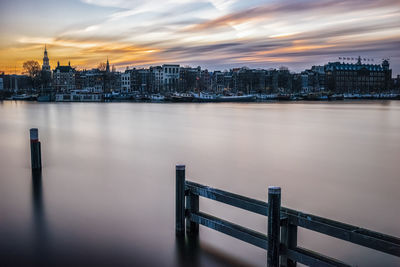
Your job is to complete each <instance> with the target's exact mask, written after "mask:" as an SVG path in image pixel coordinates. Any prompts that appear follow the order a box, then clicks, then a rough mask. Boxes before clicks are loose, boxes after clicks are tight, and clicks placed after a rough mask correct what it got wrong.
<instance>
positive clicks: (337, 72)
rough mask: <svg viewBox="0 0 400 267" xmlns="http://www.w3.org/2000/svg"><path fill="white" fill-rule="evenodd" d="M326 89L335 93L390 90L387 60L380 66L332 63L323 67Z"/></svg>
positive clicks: (359, 60) (358, 63)
mask: <svg viewBox="0 0 400 267" xmlns="http://www.w3.org/2000/svg"><path fill="white" fill-rule="evenodd" d="M325 75H326V77H325V79H326V86H327V87H328V89H329V90H330V91H332V92H335V93H381V92H384V91H387V90H389V89H390V85H391V79H392V70H391V69H390V68H389V62H388V60H383V62H382V64H380V65H379V64H362V63H361V57H358V61H357V63H355V64H349V63H341V62H333V63H331V62H330V63H328V64H326V65H325Z"/></svg>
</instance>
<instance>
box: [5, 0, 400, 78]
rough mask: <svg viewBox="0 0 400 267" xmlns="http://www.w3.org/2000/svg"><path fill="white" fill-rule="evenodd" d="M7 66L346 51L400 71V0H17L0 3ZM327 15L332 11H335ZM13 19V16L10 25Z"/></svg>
mask: <svg viewBox="0 0 400 267" xmlns="http://www.w3.org/2000/svg"><path fill="white" fill-rule="evenodd" d="M0 7H1V11H0V12H1V21H2V23H3V25H7V27H3V28H2V29H1V32H2V34H1V36H2V37H1V39H0V57H1V58H2V60H1V62H0V71H5V72H6V73H14V72H15V71H16V72H17V73H20V72H21V71H22V63H23V62H24V61H26V60H37V61H38V62H39V63H41V59H42V55H43V49H44V44H45V43H46V44H47V48H48V50H49V58H50V65H51V67H52V69H53V68H55V66H56V64H57V61H60V63H61V64H65V65H66V64H67V63H68V61H71V63H72V65H73V66H75V67H77V68H78V69H85V68H86V69H90V68H94V67H96V66H97V65H98V64H99V63H100V62H105V61H106V58H107V57H108V58H109V60H110V62H111V64H112V65H115V66H116V68H117V70H120V71H122V70H124V69H125V68H126V67H127V66H136V67H148V66H152V65H153V66H154V65H161V64H164V63H166V64H168V63H176V64H181V65H190V66H198V65H199V66H201V67H202V68H207V69H209V70H211V71H212V70H218V69H219V70H223V69H229V68H233V67H242V66H248V67H250V68H271V67H274V68H277V67H280V66H286V67H289V68H290V69H291V70H293V71H301V70H304V69H306V68H309V67H311V66H312V65H323V64H324V63H325V62H328V61H339V59H338V58H339V57H343V56H344V57H350V58H351V57H353V58H355V57H358V56H361V57H363V58H373V59H375V60H374V62H373V64H379V63H380V62H381V60H382V58H390V64H391V67H392V69H393V74H394V75H396V74H398V73H400V62H399V61H400V60H399V59H400V52H399V50H398V47H399V45H400V21H399V20H398V14H399V11H400V3H399V2H398V1H391V0H380V1H319V2H314V1H286V2H284V3H283V2H277V1H267V2H265V1H246V2H245V3H243V1H242V2H240V1H235V0H231V1H219V0H212V1H181V0H172V1H162V2H158V1H152V2H145V3H141V2H137V1H124V0H113V1H101V0H99V1H94V0H82V1H75V0H74V1H35V2H34V3H33V2H30V1H22V0H20V1H11V2H1V3H0ZM328 14H329V16H328ZM10 21H14V23H10Z"/></svg>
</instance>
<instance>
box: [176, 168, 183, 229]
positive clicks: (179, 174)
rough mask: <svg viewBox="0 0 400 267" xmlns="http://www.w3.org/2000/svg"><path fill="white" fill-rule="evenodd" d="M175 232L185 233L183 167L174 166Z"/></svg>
mask: <svg viewBox="0 0 400 267" xmlns="http://www.w3.org/2000/svg"><path fill="white" fill-rule="evenodd" d="M175 186H176V191H175V231H176V233H177V234H184V233H185V165H176V182H175Z"/></svg>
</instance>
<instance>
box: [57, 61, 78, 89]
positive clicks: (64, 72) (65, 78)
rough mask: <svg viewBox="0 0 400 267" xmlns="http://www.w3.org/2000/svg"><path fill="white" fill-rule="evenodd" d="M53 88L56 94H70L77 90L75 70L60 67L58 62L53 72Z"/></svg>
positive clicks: (69, 67)
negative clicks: (71, 91) (69, 92)
mask: <svg viewBox="0 0 400 267" xmlns="http://www.w3.org/2000/svg"><path fill="white" fill-rule="evenodd" d="M53 86H54V89H55V91H56V92H68V91H70V90H74V89H75V69H74V68H72V67H71V63H70V62H68V66H60V62H57V67H56V68H55V69H54V71H53Z"/></svg>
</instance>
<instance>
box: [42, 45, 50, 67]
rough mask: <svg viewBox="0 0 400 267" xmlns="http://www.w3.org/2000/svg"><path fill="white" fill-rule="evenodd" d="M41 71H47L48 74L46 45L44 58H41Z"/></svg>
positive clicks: (48, 65)
mask: <svg viewBox="0 0 400 267" xmlns="http://www.w3.org/2000/svg"><path fill="white" fill-rule="evenodd" d="M42 70H43V71H48V72H50V64H49V57H48V56H47V48H46V45H44V56H43V65H42Z"/></svg>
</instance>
